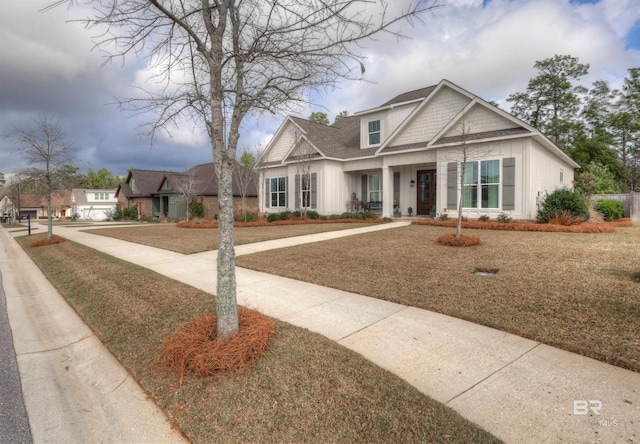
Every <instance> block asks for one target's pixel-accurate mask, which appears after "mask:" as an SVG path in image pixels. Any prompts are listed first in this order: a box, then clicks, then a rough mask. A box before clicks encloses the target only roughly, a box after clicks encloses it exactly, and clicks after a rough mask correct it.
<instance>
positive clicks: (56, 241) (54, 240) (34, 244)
mask: <svg viewBox="0 0 640 444" xmlns="http://www.w3.org/2000/svg"><path fill="white" fill-rule="evenodd" d="M64 241H66V239H65V238H63V237H60V236H52V237H51V239H47V238H46V237H45V238H44V239H38V240H36V241H33V242H32V243H31V246H32V247H44V246H45V245H55V244H59V243H61V242H64Z"/></svg>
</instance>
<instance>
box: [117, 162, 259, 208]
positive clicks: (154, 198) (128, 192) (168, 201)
mask: <svg viewBox="0 0 640 444" xmlns="http://www.w3.org/2000/svg"><path fill="white" fill-rule="evenodd" d="M234 174H244V175H245V176H246V177H248V179H249V180H247V182H246V183H247V187H246V190H242V189H241V186H240V184H239V183H238V181H236V180H234V183H233V196H234V208H235V211H236V213H237V214H241V213H242V211H243V202H242V200H243V194H244V204H245V209H246V211H247V212H253V213H256V212H257V211H258V196H257V191H256V184H255V181H254V180H251V178H250V176H249V175H248V173H247V172H246V170H244V169H239V170H237V171H236V172H234ZM243 191H244V193H243ZM186 196H188V197H189V199H190V200H192V201H197V202H200V203H201V204H202V206H203V215H202V217H204V218H207V219H212V218H213V217H215V215H216V214H217V213H218V182H217V179H216V173H215V167H214V164H213V163H205V164H202V165H196V166H194V167H192V168H189V169H188V170H186V171H184V172H181V173H176V172H166V171H152V170H131V171H130V172H129V174H128V175H127V179H126V181H125V182H122V183H121V184H120V185H119V186H118V189H117V190H116V197H117V199H118V203H119V205H120V208H129V207H136V208H137V209H138V214H139V215H140V217H143V218H152V217H167V218H170V219H176V220H178V219H183V218H185V217H186V212H187V200H186V198H185V197H186Z"/></svg>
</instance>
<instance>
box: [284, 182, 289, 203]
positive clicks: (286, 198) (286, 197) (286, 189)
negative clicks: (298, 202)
mask: <svg viewBox="0 0 640 444" xmlns="http://www.w3.org/2000/svg"><path fill="white" fill-rule="evenodd" d="M284 207H285V208H287V209H289V176H287V177H285V178H284Z"/></svg>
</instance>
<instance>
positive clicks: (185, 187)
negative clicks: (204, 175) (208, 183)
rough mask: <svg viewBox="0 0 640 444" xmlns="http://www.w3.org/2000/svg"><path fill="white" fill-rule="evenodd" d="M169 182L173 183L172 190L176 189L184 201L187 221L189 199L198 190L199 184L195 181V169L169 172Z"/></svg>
mask: <svg viewBox="0 0 640 444" xmlns="http://www.w3.org/2000/svg"><path fill="white" fill-rule="evenodd" d="M171 182H172V185H173V189H174V191H176V192H177V193H178V194H180V196H182V198H183V199H184V202H185V208H186V210H187V211H186V217H187V222H188V221H189V214H190V213H191V211H190V208H189V205H190V204H191V200H192V199H193V198H194V197H195V196H196V193H197V192H198V191H199V188H200V187H199V186H198V184H197V183H196V182H197V180H196V174H195V171H193V170H192V171H185V172H184V173H173V174H171Z"/></svg>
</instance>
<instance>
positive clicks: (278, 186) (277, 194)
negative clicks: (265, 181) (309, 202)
mask: <svg viewBox="0 0 640 444" xmlns="http://www.w3.org/2000/svg"><path fill="white" fill-rule="evenodd" d="M270 182H271V183H270V189H271V191H270V194H271V199H270V200H271V206H272V207H283V208H284V207H286V206H287V179H286V178H285V177H274V178H272V179H271V181H270Z"/></svg>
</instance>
